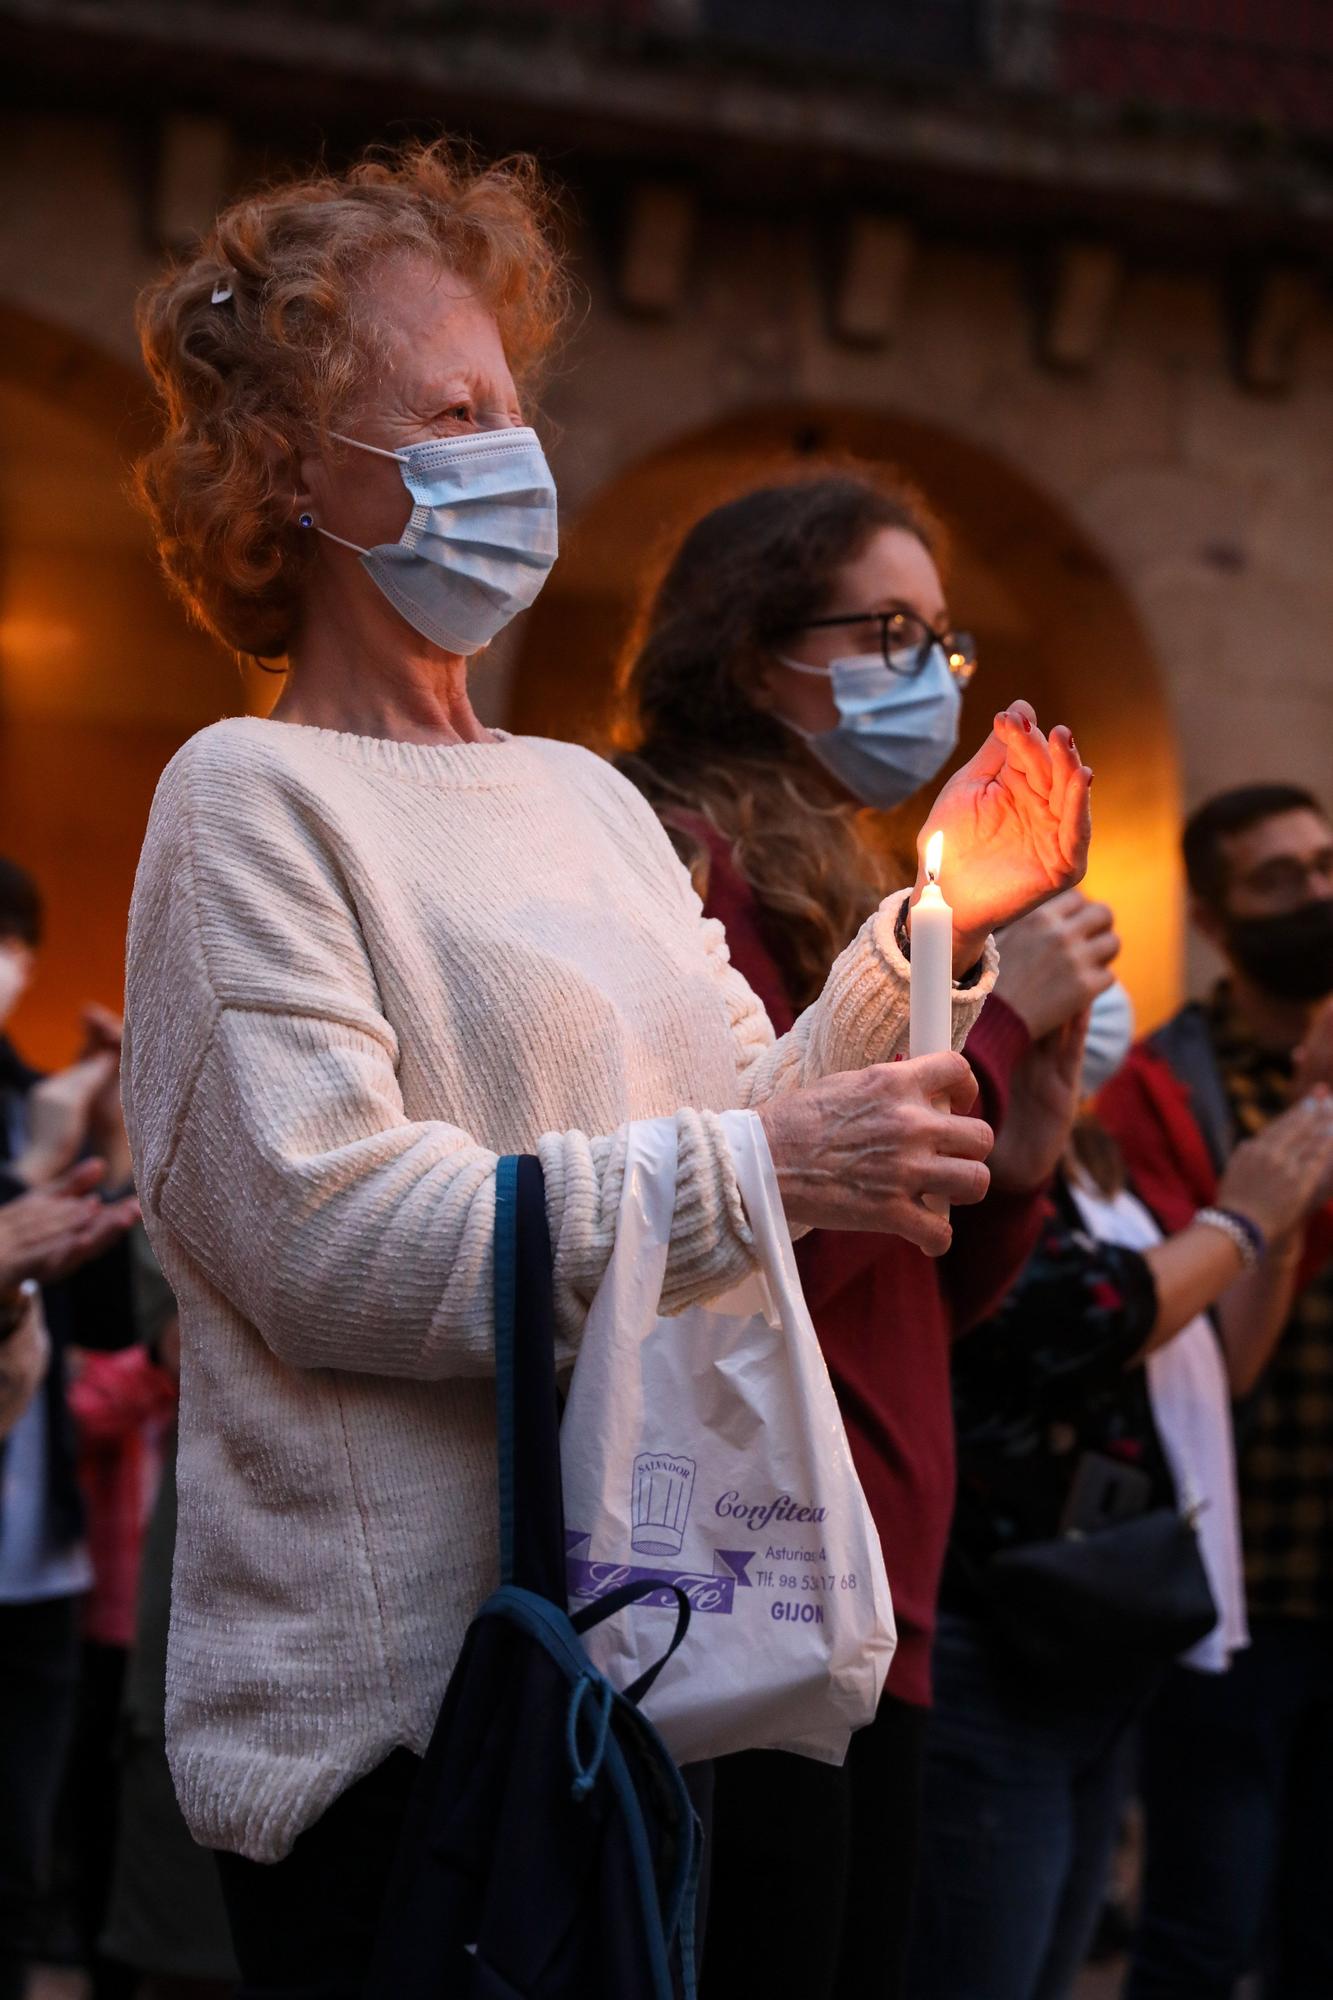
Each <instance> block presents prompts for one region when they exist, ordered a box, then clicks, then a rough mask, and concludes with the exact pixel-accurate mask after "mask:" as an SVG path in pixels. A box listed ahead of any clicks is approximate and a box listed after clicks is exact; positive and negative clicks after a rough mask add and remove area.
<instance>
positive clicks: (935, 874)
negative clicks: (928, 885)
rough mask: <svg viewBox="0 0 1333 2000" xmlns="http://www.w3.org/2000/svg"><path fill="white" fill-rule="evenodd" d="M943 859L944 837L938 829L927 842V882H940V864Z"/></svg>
mask: <svg viewBox="0 0 1333 2000" xmlns="http://www.w3.org/2000/svg"><path fill="white" fill-rule="evenodd" d="M943 857H944V835H943V833H942V832H941V831H940V830H939V829H938V828H937V829H936V830H935V832H934V833H932V834H931V836H930V839H929V840H928V841H927V842H926V880H927V881H928V882H938V881H939V879H940V862H941V860H942V859H943Z"/></svg>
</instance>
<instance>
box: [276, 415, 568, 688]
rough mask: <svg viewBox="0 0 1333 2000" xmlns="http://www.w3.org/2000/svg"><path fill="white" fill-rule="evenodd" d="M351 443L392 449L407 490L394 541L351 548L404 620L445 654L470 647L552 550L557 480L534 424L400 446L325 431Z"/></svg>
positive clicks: (500, 620)
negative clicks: (408, 507) (404, 517)
mask: <svg viewBox="0 0 1333 2000" xmlns="http://www.w3.org/2000/svg"><path fill="white" fill-rule="evenodd" d="M332 435H333V436H334V437H336V438H337V439H338V440H339V442H340V443H342V444H350V445H355V446H356V448H357V450H358V451H371V452H374V453H375V455H376V457H378V458H393V459H396V460H397V461H398V466H399V469H400V471H401V472H402V475H403V484H404V485H405V486H406V487H407V490H408V492H409V493H410V494H411V496H412V502H413V505H412V512H411V514H410V515H409V516H408V521H407V526H406V527H405V528H404V529H403V532H402V534H401V536H400V537H399V539H398V540H397V541H396V542H384V543H381V544H380V545H379V546H378V547H377V548H373V549H363V548H362V547H361V546H360V544H359V543H357V542H348V541H344V539H343V537H342V536H341V535H335V534H332V533H331V532H330V531H329V529H327V528H322V527H319V523H318V522H317V521H316V520H315V519H314V518H313V516H312V515H309V514H303V515H302V516H301V525H302V526H303V527H314V528H318V529H319V533H320V534H321V535H324V536H326V537H327V539H328V540H329V541H331V542H338V543H340V544H341V546H342V547H343V548H345V549H353V550H355V552H356V554H357V555H359V556H360V558H361V561H362V563H363V564H364V565H365V568H366V569H367V571H368V572H369V573H370V575H371V576H372V577H373V578H374V579H375V582H376V583H377V584H378V585H379V587H380V589H381V590H382V591H383V592H384V595H385V596H386V597H387V598H388V600H389V602H390V604H392V605H393V606H394V608H395V610H397V611H398V612H400V613H401V615H402V616H403V617H404V618H405V619H406V620H407V622H408V624H409V625H411V626H412V627H414V629H415V630H416V631H418V632H420V633H421V635H422V637H423V638H425V639H429V640H431V642H432V643H433V644H434V645H436V646H440V647H442V648H443V650H444V651H445V652H446V653H460V654H463V655H467V654H470V653H476V652H479V651H480V650H481V648H482V647H483V646H488V645H489V644H490V642H491V640H492V639H493V638H494V637H495V635H496V633H497V632H500V631H502V630H503V629H504V627H505V626H506V625H507V624H508V623H509V621H510V619H511V618H515V617H517V615H518V613H519V612H520V611H526V610H527V608H528V606H529V605H530V604H531V603H532V601H533V599H534V598H535V597H536V595H537V593H538V591H539V590H540V589H541V587H542V585H543V584H544V583H545V581H546V579H547V576H548V575H549V573H550V569H551V565H552V563H554V561H555V559H556V554H557V551H558V547H559V541H558V536H557V529H556V498H555V481H554V480H553V479H552V477H551V469H550V467H549V466H548V465H547V463H546V455H545V453H544V452H543V451H542V448H541V444H540V442H539V440H538V437H537V433H536V432H535V431H533V430H529V429H527V428H526V427H515V428H513V429H509V430H494V431H482V432H480V433H479V434H477V435H476V436H471V435H469V436H467V437H457V438H426V439H424V440H423V441H422V442H421V443H420V444H410V445H407V446H405V447H404V449H403V450H402V451H386V450H385V449H384V448H383V446H382V445H377V444H363V443H362V441H361V439H360V438H349V437H345V436H344V435H343V433H342V432H341V431H334V432H333V433H332Z"/></svg>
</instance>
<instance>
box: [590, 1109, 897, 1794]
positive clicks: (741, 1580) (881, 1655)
mask: <svg viewBox="0 0 1333 2000" xmlns="http://www.w3.org/2000/svg"><path fill="white" fill-rule="evenodd" d="M723 1123H724V1126H725V1129H726V1133H727V1139H728V1143H729V1145H730V1147H731V1152H732V1157H733V1160H734V1162H735V1168H736V1177H737V1181H738V1184H739V1186H740V1191H741V1197H742V1200H743V1201H744V1203H745V1212H746V1216H747V1218H748V1220H749V1223H750V1227H751V1229H752V1230H753V1232H754V1238H755V1243H756V1246H757V1248H758V1251H759V1264H760V1272H759V1274H756V1275H755V1276H754V1277H752V1278H750V1279H749V1280H747V1281H746V1283H745V1284H743V1285H742V1286H740V1287H739V1288H738V1289H737V1290H736V1291H734V1292H731V1293H729V1294H728V1295H727V1296H726V1297H725V1298H721V1299H716V1300H714V1301H712V1302H711V1303H710V1304H709V1305H707V1306H699V1307H691V1308H690V1309H688V1310H687V1311H685V1312H683V1313H680V1314H677V1315H676V1316H674V1317H672V1318H661V1317H659V1315H658V1302H659V1300H660V1297H661V1291H662V1278H663V1273H664V1271H665V1267H666V1258H667V1244H668V1240H669V1237H670V1234H671V1217H672V1210H673V1206H674V1201H675V1179H676V1127H675V1121H674V1120H673V1119H657V1120H653V1121H646V1122H643V1123H639V1124H636V1125H634V1126H633V1127H632V1129H631V1134H630V1147H629V1157H628V1160H627V1163H626V1170H625V1187H624V1193H623V1196H622V1199H621V1203H620V1210H619V1216H618V1220H617V1228H616V1243H615V1249H614V1252H613V1254H612V1257H611V1262H610V1264H609V1266H608V1268H607V1272H606V1276H605V1278H604V1280H603V1282H602V1285H601V1288H600V1290H599V1291H598V1293H597V1297H596V1298H595V1300H594V1301H593V1305H592V1310H591V1312H590V1313H589V1316H588V1322H587V1326H586V1328H585V1330H584V1335H583V1342H582V1346H581V1347H580V1350H579V1356H578V1361H577V1363H576V1365H575V1369H574V1374H573V1379H572V1382H571V1385H570V1392H569V1399H568V1402H567V1404H566V1408H565V1414H564V1421H563V1424H562V1426H561V1459H562V1463H563V1468H564V1497H565V1523H566V1533H567V1541H568V1574H569V1590H570V1609H571V1611H577V1610H579V1609H580V1608H581V1607H582V1606H583V1605H586V1604H587V1603H589V1602H590V1601H591V1600H592V1599H593V1598H596V1597H600V1596H604V1595H605V1594H606V1593H607V1592H608V1591H611V1590H614V1589H616V1588H617V1587H618V1586H619V1585H620V1584H623V1583H627V1582H629V1581H631V1580H632V1579H639V1578H643V1579H653V1578H657V1579H660V1580H661V1581H662V1582H663V1583H668V1582H670V1583H674V1584H676V1585H678V1586H679V1587H680V1588H681V1589H683V1590H684V1591H685V1593H686V1594H687V1596H688V1597H689V1600H690V1604H691V1607H692V1613H693V1615H692V1617H691V1621H690V1628H689V1632H688V1634H687V1636H686V1638H685V1641H684V1644H683V1645H682V1646H681V1647H680V1650H679V1651H678V1652H677V1653H676V1654H675V1655H674V1657H673V1658H672V1659H671V1660H670V1661H669V1662H668V1663H667V1665H666V1667H665V1668H664V1669H663V1671H662V1673H661V1675H660V1676H659V1678H658V1680H657V1681H656V1683H655V1685H654V1686H653V1688H652V1690H651V1692H650V1693H649V1694H648V1695H647V1696H646V1698H645V1700H644V1703H643V1708H644V1713H645V1714H646V1715H648V1716H649V1717H650V1718H651V1720H652V1721H653V1722H654V1723H655V1724H656V1725H657V1727H658V1729H659V1730H660V1731H661V1732H662V1735H663V1736H664V1737H665V1739H666V1742H667V1746H668V1748H669V1749H670V1750H671V1752H672V1754H673V1755H674V1756H675V1757H676V1758H677V1760H678V1761H679V1762H681V1763H689V1762H691V1761H693V1760H694V1759H697V1758H702V1757H718V1756H723V1755H725V1754H727V1753H728V1752H730V1751H733V1750H747V1749H755V1748H760V1747H765V1748H773V1749H783V1750H796V1751H800V1752H803V1753H804V1754H805V1755H807V1756H810V1757H816V1758H819V1759H820V1760H821V1761H823V1762H825V1763H830V1764H840V1763H841V1762H842V1760H843V1758H844V1756H845V1755H846V1752H847V1744H848V1740H849V1738H850V1736H851V1732H852V1731H853V1730H854V1729H858V1728H860V1727H861V1726H862V1725H863V1724H865V1723H868V1722H869V1721H870V1720H871V1718H872V1717H873V1715H874V1713H875V1708H876V1705H877V1703H878V1701H879V1695H880V1690H881V1688H882V1687H883V1685H884V1676H885V1675H886V1673H887V1672H888V1669H889V1661H890V1659H891V1658H892V1656H893V1649H894V1646H895V1644H896V1640H897V1635H896V1633H895V1630H894V1623H893V1607H892V1604H891V1602H890V1598H889V1585H888V1579H887V1577H886V1576H885V1573H884V1561H883V1557H882V1555H881V1553H880V1546H879V1536H878V1534H877V1533H876V1531H875V1525H874V1522H873V1521H872V1520H871V1518H870V1511H869V1509H868V1507H867V1506H866V1502H865V1496H864V1494H863V1493H862V1491H861V1483H860V1481H859V1479H858V1478H857V1475H856V1469H855V1467H854V1466H853V1464H852V1456H851V1452H850V1450H849V1448H848V1444H847V1437H846V1433H845V1431H844V1429H843V1425H842V1418H841V1416H840V1415H839V1412H838V1405H837V1401H836V1399H835V1397H834V1394H833V1386H832V1384H831V1383H830V1381H829V1377H828V1370H827V1368H826V1367H825V1365H824V1358H823V1355H822V1354H821V1352H820V1349H819V1342H818V1340H817V1338H816V1335H815V1330H814V1327H813V1326H812V1325H811V1322H810V1315H809V1312H808V1311H807V1309H806V1304H805V1300H804V1298H803V1296H802V1293H801V1283H800V1278H799V1276H798V1274H797V1270H796V1260H795V1258H794V1256H793V1254H792V1246H791V1237H790V1234H789V1232H788V1229H787V1224H786V1219H785V1217H784V1215H783V1213H782V1205H781V1201H780V1198H779V1195H778V1188H777V1178H776V1175H775V1174H774V1171H773V1163H772V1160H771V1158H770V1156H769V1151H768V1142H767V1140H766V1138H765V1136H764V1129H763V1126H762V1125H761V1124H760V1122H759V1120H758V1118H757V1117H755V1116H754V1115H753V1114H752V1113H749V1112H742V1111H736V1112H728V1113H727V1114H726V1116H725V1118H724V1121H723ZM675 1614H676V1599H675V1597H674V1596H673V1595H669V1594H667V1593H665V1592H663V1593H662V1594H661V1595H660V1596H658V1595H654V1596H652V1597H648V1598H646V1599H644V1600H643V1601H642V1602H641V1603H639V1604H636V1605H632V1606H631V1607H630V1608H629V1609H627V1610H624V1611H621V1612H619V1613H617V1614H616V1615H615V1616H613V1617H609V1618H607V1619H606V1620H605V1621H604V1622H603V1623H602V1624H600V1625H598V1626H596V1627H594V1629H593V1630H592V1631H591V1632H589V1634H588V1635H587V1640H586V1644H587V1648H588V1651H589V1653H590V1654H591V1656H592V1658H593V1660H594V1661H595V1662H596V1664H597V1665H598V1666H599V1667H600V1668H601V1669H602V1671H603V1672H604V1673H606V1674H607V1675H608V1676H609V1678H610V1679H611V1680H612V1681H614V1683H615V1684H616V1686H617V1687H625V1686H627V1685H628V1684H629V1683H630V1682H631V1681H633V1680H634V1679H635V1678H636V1677H637V1676H638V1675H639V1674H640V1673H642V1672H643V1671H644V1670H645V1668H647V1667H649V1666H651V1665H652V1663H653V1661H654V1660H656V1659H657V1658H659V1657H660V1655H661V1654H662V1653H663V1652H664V1651H665V1649H666V1645H667V1642H668V1640H669V1638H670V1636H671V1632H672V1630H673V1628H674V1620H675Z"/></svg>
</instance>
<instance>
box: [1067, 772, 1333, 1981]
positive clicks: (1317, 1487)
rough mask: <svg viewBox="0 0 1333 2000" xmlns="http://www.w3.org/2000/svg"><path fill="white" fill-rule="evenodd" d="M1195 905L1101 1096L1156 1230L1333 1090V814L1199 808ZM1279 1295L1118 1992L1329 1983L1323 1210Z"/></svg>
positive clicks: (1328, 1523)
mask: <svg viewBox="0 0 1333 2000" xmlns="http://www.w3.org/2000/svg"><path fill="white" fill-rule="evenodd" d="M1185 866H1186V872H1187V874H1188V877H1189V884H1190V891H1191V910H1192V916H1193V919H1194V921H1195V923H1196V924H1197V925H1198V927H1199V929H1200V930H1201V931H1202V932H1203V933H1204V935H1205V936H1206V937H1207V938H1208V939H1209V940H1210V942H1211V943H1213V944H1214V945H1216V946H1217V948H1218V949H1219V950H1220V951H1221V952H1222V954H1223V956H1224V957H1225V958H1226V961H1227V966H1228V976H1227V977H1226V978H1225V979H1224V980H1223V981H1222V982H1221V984H1220V985H1219V986H1218V987H1217V989H1216V991H1215V992H1214V994H1213V996H1212V998H1211V1000H1209V1001H1207V1002H1204V1003H1202V1004H1197V1003H1196V1004H1193V1005H1190V1006H1188V1007H1185V1008H1183V1009H1182V1010H1181V1012H1180V1013H1179V1014H1177V1015H1176V1016H1175V1017H1174V1019H1173V1020H1171V1021H1169V1022H1168V1023H1167V1024H1166V1026H1165V1027H1164V1028H1162V1029H1159V1030H1158V1032H1157V1033H1156V1034H1155V1035H1152V1036H1150V1037H1149V1038H1148V1040H1147V1041H1146V1042H1143V1043H1141V1044H1140V1045H1139V1046H1138V1048H1136V1049H1135V1050H1134V1052H1133V1054H1132V1055H1131V1057H1130V1060H1129V1061H1128V1062H1127V1063H1126V1065H1125V1067H1124V1068H1123V1069H1122V1070H1121V1072H1120V1074H1119V1075H1118V1076H1117V1077H1116V1078H1115V1079H1114V1081H1113V1082H1112V1083H1111V1084H1110V1085H1108V1087H1107V1089H1106V1091H1105V1092H1104V1093H1103V1095H1102V1098H1101V1100H1100V1103H1099V1110H1100V1111H1101V1114H1102V1116H1103V1118H1104V1120H1105V1122H1106V1123H1107V1125H1108V1126H1109V1127H1110V1128H1111V1129H1112V1131H1114V1132H1115V1134H1116V1136H1117V1137H1118V1138H1119V1140H1120V1142H1121V1145H1122V1146H1123V1148H1124V1151H1125V1154H1126V1158H1127V1161H1128V1165H1129V1170H1130V1174H1131V1176H1132V1178H1133V1180H1134V1184H1135V1186H1136V1188H1137V1189H1138V1191H1139V1192H1140V1194H1141V1195H1142V1196H1143V1198H1144V1200H1145V1201H1147V1203H1148V1204H1149V1206H1150V1207H1151V1208H1153V1209H1154V1211H1155V1212H1156V1214H1157V1217H1158V1220H1159V1221H1160V1222H1161V1224H1162V1226H1163V1227H1164V1228H1166V1229H1169V1230H1175V1229H1179V1228H1181V1227H1183V1226H1184V1224H1185V1223H1187V1222H1188V1221H1189V1220H1190V1218H1191V1216H1192V1215H1193V1213H1194V1212H1195V1210H1196V1209H1198V1208H1201V1207H1206V1206H1207V1205H1208V1204H1209V1203H1210V1202H1211V1200H1212V1199H1213V1195H1214V1191H1215V1189H1216V1185H1217V1178H1218V1174H1219V1171H1220V1169H1221V1166H1222V1164H1223V1162H1224V1161H1225V1160H1226V1157H1227V1155H1228V1153H1229V1152H1230V1150H1231V1148H1232V1147H1233V1146H1234V1145H1235V1144H1236V1142H1237V1140H1239V1139H1241V1138H1243V1137H1245V1136H1246V1135H1247V1134H1249V1133H1253V1132H1256V1131H1259V1130H1260V1129H1261V1128H1262V1127H1263V1126H1264V1125H1266V1124H1267V1123H1268V1122H1269V1120H1270V1119H1272V1118H1273V1117H1275V1116H1276V1115H1277V1113H1278V1112H1280V1111H1282V1110H1283V1109H1285V1107H1286V1106H1287V1105H1288V1104H1289V1103H1290V1102H1291V1101H1292V1099H1293V1097H1294V1096H1297V1095H1299V1094H1301V1093H1303V1092H1304V1091H1307V1090H1309V1089H1311V1088H1312V1087H1314V1086H1317V1085H1319V1084H1325V1085H1333V827H1330V823H1329V820H1328V817H1327V815H1326V814H1325V812H1324V811H1323V809H1322V807H1321V806H1320V805H1319V804H1318V803H1317V802H1316V801H1315V800H1314V799H1313V798H1312V797H1311V796H1310V795H1309V794H1308V793H1307V792H1303V791H1300V790H1298V789H1296V788H1295V787H1293V786H1289V785H1252V786H1245V787H1243V788H1240V789H1238V790H1236V791H1231V792H1224V793H1222V794H1220V795H1219V796H1218V797H1216V798H1214V799H1211V800H1209V801H1208V803H1207V804H1206V805H1204V806H1202V807H1200V809H1199V811H1198V812H1196V813H1195V814H1194V816H1193V817H1192V819H1191V820H1190V821H1189V824H1188V825H1187V827H1186V829H1185ZM1272 1254H1273V1255H1274V1256H1286V1257H1287V1258H1289V1259H1290V1260H1291V1262H1292V1265H1293V1268H1294V1291H1293V1300H1292V1309H1291V1313H1290V1316H1289V1318H1288V1320H1287V1324H1286V1326H1285V1328H1284V1329H1283V1331H1282V1333H1281V1336H1280V1338H1279V1340H1278V1341H1277V1344H1276V1346H1275V1349H1274V1352H1273V1355H1272V1357H1271V1359H1270V1360H1269V1363H1268V1366H1267V1368H1266V1370H1265V1373H1264V1375H1263V1377H1262V1379H1261V1381H1260V1383H1259V1385H1258V1387H1257V1389H1256V1390H1255V1392H1254V1394H1253V1395H1252V1396H1251V1397H1250V1398H1248V1399H1247V1401H1246V1403H1245V1405H1244V1406H1243V1407H1241V1408H1240V1409H1238V1411H1237V1442H1238V1469H1239V1476H1240V1491H1241V1525H1242V1533H1243V1539H1244V1545H1245V1577H1246V1588H1247V1595H1248V1600H1249V1610H1250V1621H1251V1644H1250V1647H1249V1649H1248V1650H1247V1651H1245V1652H1242V1653H1240V1654H1238V1655H1237V1656H1236V1659H1235V1661H1234V1662H1233V1665H1232V1668H1231V1671H1230V1672H1229V1673H1227V1674H1224V1675H1218V1676H1212V1675H1205V1674H1195V1673H1191V1672H1190V1671H1189V1670H1188V1669H1187V1668H1184V1667H1176V1668H1174V1669H1173V1670H1172V1671H1171V1673H1170V1675H1169V1676H1168V1679H1167V1682H1166V1685H1165V1686H1164V1688H1163V1689H1162V1691H1161V1693H1160V1695H1159V1696H1158V1698H1157V1700H1156V1701H1155V1703H1154V1705H1153V1707H1152V1709H1151V1711H1150V1712H1149V1715H1148V1717H1147V1719H1146V1722H1145V1728H1144V1772H1143V1795H1144V1805H1145V1811H1146V1815H1147V1856H1146V1872H1145V1884H1144V1906H1143V1915H1142V1920H1141V1924H1140V1933H1139V1937H1138V1940H1137V1945H1136V1952H1135V1962H1134V1965H1133V1968H1132V1971H1131V1974H1130V1978H1129V1981H1128V1984H1127V1987H1126V1994H1127V2000H1168V1996H1169V2000H1231V1996H1232V1995H1233V1994H1234V1992H1235V1989H1236V1986H1237V1982H1238V1981H1239V1980H1240V1979H1241V1978H1242V1977H1243V1976H1244V1975H1245V1974H1246V1973H1247V1972H1248V1971H1250V1970H1252V1969H1253V1968H1254V1967H1255V1966H1256V1965H1259V1964H1261V1963H1262V1965H1263V1968H1264V1972H1265V1981H1264V1987H1263V1992H1264V1995H1265V2000H1316V1996H1319V2000H1330V1996H1333V1893H1331V1891H1333V1209H1329V1208H1325V1209H1324V1210H1322V1211H1320V1213H1319V1214H1318V1215H1317V1216H1316V1218H1315V1219H1314V1221H1313V1222H1312V1223H1311V1225H1310V1226H1309V1228H1308V1230H1307V1232H1306V1235H1305V1238H1304V1240H1303V1242H1295V1243H1292V1244H1290V1245H1278V1246H1274V1247H1273V1251H1272Z"/></svg>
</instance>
